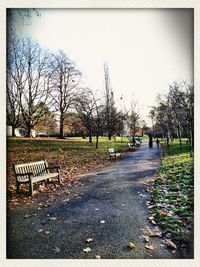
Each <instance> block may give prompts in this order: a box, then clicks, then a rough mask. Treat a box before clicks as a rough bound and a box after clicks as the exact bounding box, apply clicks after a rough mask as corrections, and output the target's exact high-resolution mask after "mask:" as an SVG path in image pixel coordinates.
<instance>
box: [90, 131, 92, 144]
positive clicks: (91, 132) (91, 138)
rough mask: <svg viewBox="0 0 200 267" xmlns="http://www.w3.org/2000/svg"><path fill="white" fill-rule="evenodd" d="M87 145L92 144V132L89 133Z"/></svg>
mask: <svg viewBox="0 0 200 267" xmlns="http://www.w3.org/2000/svg"><path fill="white" fill-rule="evenodd" d="M89 143H90V144H91V143H92V132H91V131H90V132H89Z"/></svg>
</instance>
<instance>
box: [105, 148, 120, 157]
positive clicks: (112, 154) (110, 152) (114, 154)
mask: <svg viewBox="0 0 200 267" xmlns="http://www.w3.org/2000/svg"><path fill="white" fill-rule="evenodd" d="M108 154H109V157H110V159H112V158H114V159H117V158H121V157H122V154H121V153H117V152H116V151H115V149H114V148H109V149H108Z"/></svg>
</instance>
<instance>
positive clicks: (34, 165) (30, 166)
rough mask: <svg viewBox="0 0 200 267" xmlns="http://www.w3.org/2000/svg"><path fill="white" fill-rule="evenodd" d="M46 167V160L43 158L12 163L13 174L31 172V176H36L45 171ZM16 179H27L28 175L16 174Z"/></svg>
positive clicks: (23, 180)
mask: <svg viewBox="0 0 200 267" xmlns="http://www.w3.org/2000/svg"><path fill="white" fill-rule="evenodd" d="M46 168H47V162H46V161H45V160H40V161H37V162H30V163H23V164H17V165H13V169H14V173H15V174H23V173H27V172H32V173H33V176H38V175H42V174H45V173H47V169H46ZM17 179H18V181H21V182H25V181H28V175H25V176H17Z"/></svg>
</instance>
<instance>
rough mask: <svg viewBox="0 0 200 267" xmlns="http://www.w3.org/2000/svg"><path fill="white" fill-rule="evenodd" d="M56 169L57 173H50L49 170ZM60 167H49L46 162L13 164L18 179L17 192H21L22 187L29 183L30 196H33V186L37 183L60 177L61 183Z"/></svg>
mask: <svg viewBox="0 0 200 267" xmlns="http://www.w3.org/2000/svg"><path fill="white" fill-rule="evenodd" d="M53 169H56V172H49V170H53ZM59 169H60V166H52V167H49V166H48V163H47V161H46V160H41V161H37V162H30V163H23V164H15V165H14V164H13V171H14V174H15V178H16V187H17V189H16V191H17V193H18V192H19V189H20V185H21V184H23V183H29V189H30V195H32V194H33V185H34V184H35V183H37V182H40V181H43V180H46V181H47V182H49V179H50V178H53V177H58V182H59V183H60V171H59Z"/></svg>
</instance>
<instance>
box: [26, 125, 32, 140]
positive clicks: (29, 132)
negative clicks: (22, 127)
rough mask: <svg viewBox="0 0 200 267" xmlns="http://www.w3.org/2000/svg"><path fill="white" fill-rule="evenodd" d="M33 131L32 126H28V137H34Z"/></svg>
mask: <svg viewBox="0 0 200 267" xmlns="http://www.w3.org/2000/svg"><path fill="white" fill-rule="evenodd" d="M31 129H32V127H31V125H28V127H27V131H28V133H27V137H32V135H31Z"/></svg>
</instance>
